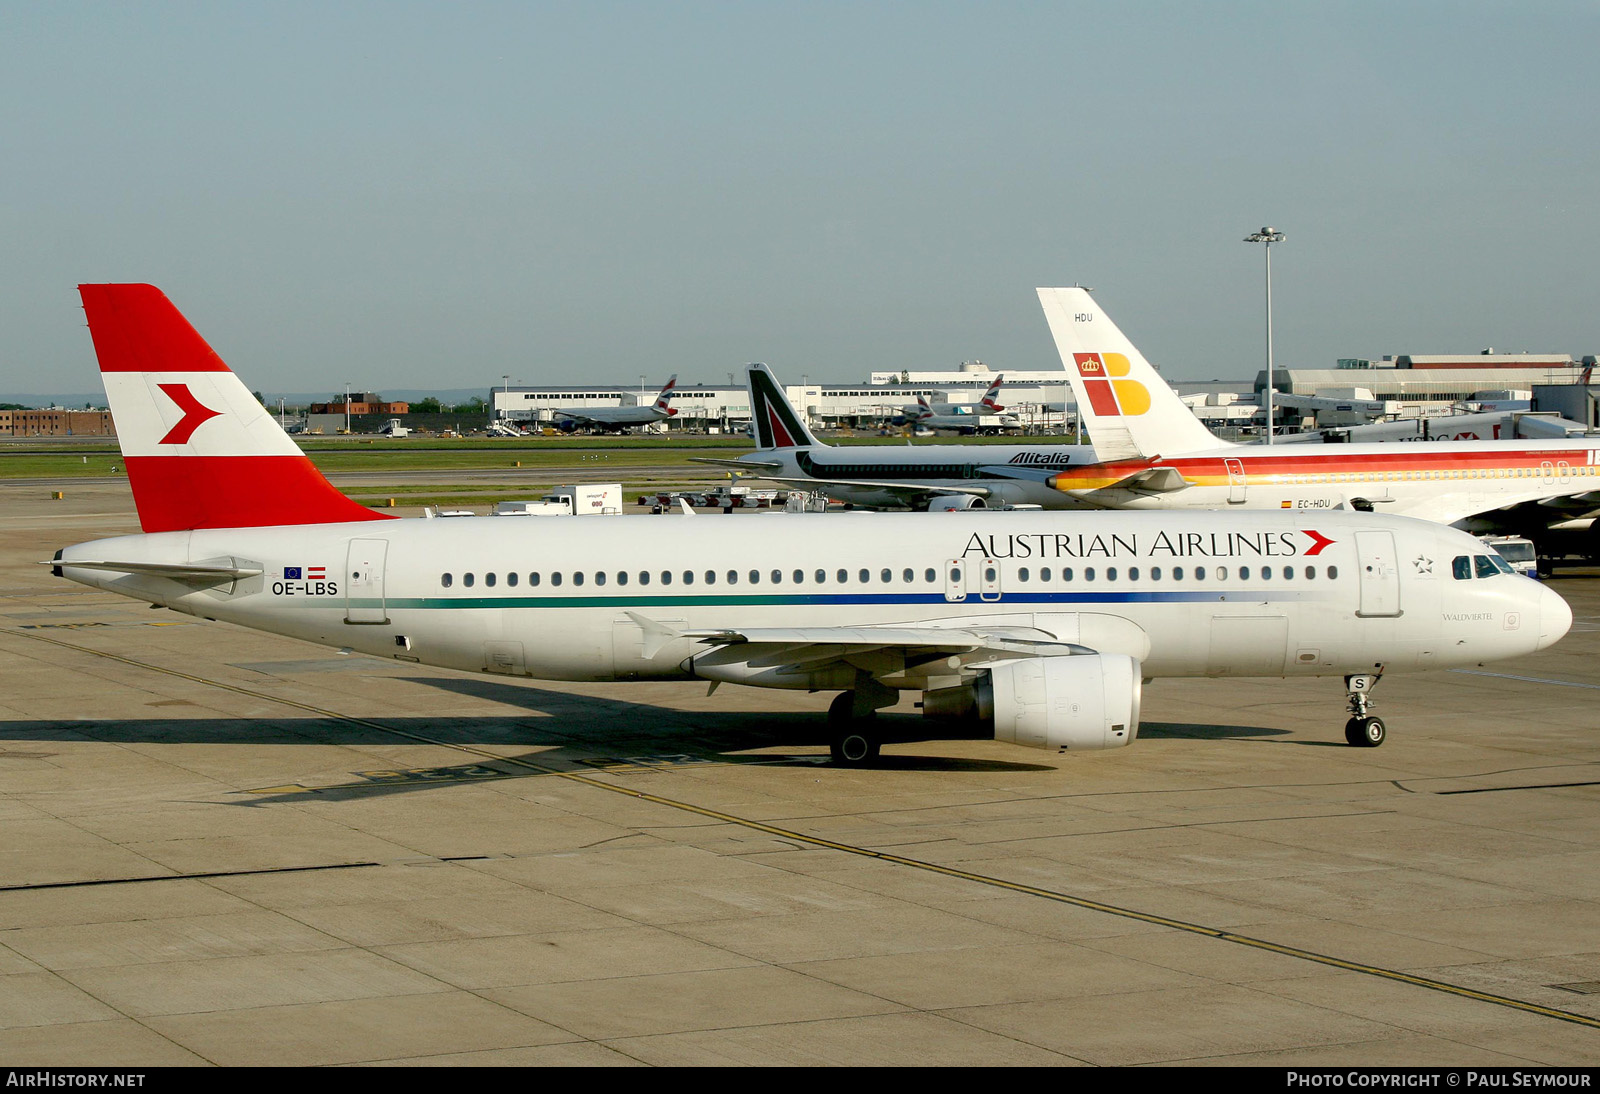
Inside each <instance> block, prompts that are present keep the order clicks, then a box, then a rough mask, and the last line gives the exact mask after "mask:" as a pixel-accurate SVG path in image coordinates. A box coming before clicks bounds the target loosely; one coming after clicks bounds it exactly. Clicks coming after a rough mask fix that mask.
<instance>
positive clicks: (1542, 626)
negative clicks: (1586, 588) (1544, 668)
mask: <svg viewBox="0 0 1600 1094" xmlns="http://www.w3.org/2000/svg"><path fill="white" fill-rule="evenodd" d="M1571 626H1572V607H1571V605H1569V604H1568V603H1567V602H1566V601H1565V600H1563V599H1561V597H1560V596H1559V595H1557V593H1556V592H1555V591H1554V590H1553V589H1548V588H1545V587H1544V586H1542V585H1541V586H1540V587H1539V648H1540V649H1541V650H1542V649H1544V648H1545V647H1547V646H1553V645H1555V644H1556V643H1557V642H1559V641H1560V640H1561V637H1562V635H1564V634H1566V633H1567V631H1568V629H1569V628H1571Z"/></svg>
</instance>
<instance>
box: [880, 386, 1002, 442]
mask: <svg viewBox="0 0 1600 1094" xmlns="http://www.w3.org/2000/svg"><path fill="white" fill-rule="evenodd" d="M1004 381H1005V376H1004V375H1001V376H996V377H995V378H994V383H992V384H990V385H989V388H988V390H987V391H985V392H984V393H983V398H982V399H980V400H978V402H977V403H959V404H958V403H943V404H940V405H938V406H935V405H934V404H933V403H930V402H928V397H927V396H926V395H918V396H917V404H916V406H914V407H903V408H902V409H903V410H904V411H905V412H906V420H907V422H908V423H909V424H910V425H912V426H915V427H916V428H918V429H943V430H949V431H953V432H956V433H964V434H972V433H977V432H980V431H981V430H983V429H987V428H990V427H991V425H992V426H994V427H995V428H996V429H999V428H1008V427H1009V428H1012V429H1015V428H1016V426H1017V418H1016V415H1015V414H1011V415H1006V414H1005V409H1006V408H1005V407H1003V406H1001V405H1000V404H999V403H997V402H996V401H995V400H996V399H998V398H999V397H1000V385H1001V383H1003V382H1004ZM1002 415H1004V416H1003V417H1002ZM985 418H987V419H989V421H984V419H985Z"/></svg>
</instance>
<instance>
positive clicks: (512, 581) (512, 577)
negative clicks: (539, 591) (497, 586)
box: [506, 570, 517, 589]
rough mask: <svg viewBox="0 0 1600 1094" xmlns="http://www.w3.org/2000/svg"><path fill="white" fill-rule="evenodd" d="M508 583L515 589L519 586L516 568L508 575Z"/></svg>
mask: <svg viewBox="0 0 1600 1094" xmlns="http://www.w3.org/2000/svg"><path fill="white" fill-rule="evenodd" d="M506 584H507V585H510V586H511V587H512V588H513V589H515V588H516V587H517V572H516V571H515V570H513V571H511V572H510V573H509V574H507V575H506Z"/></svg>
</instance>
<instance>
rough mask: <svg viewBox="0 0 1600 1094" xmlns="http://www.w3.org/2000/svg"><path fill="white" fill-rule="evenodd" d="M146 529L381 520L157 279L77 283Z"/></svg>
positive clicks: (150, 530)
mask: <svg viewBox="0 0 1600 1094" xmlns="http://www.w3.org/2000/svg"><path fill="white" fill-rule="evenodd" d="M78 292H79V294H80V295H81V296H82V297H83V310H84V312H85V314H86V315H87V316H88V318H89V334H90V335H91V336H92V337H93V339H94V349H95V354H96V355H97V356H98V357H99V359H100V373H101V379H102V380H103V381H104V382H105V387H106V397H107V399H108V400H109V401H110V406H111V415H112V419H113V420H114V421H115V423H116V428H117V441H118V443H119V444H120V445H121V447H122V455H123V462H124V464H125V465H126V467H127V469H128V482H129V484H130V485H131V486H132V487H133V500H134V504H135V505H136V506H137V507H138V510H139V524H140V526H141V527H143V529H144V530H145V531H146V532H173V531H183V530H187V529H195V528H252V527H260V526H265V525H276V524H332V523H338V522H343V521H356V520H384V519H387V518H385V517H384V516H383V514H380V513H375V512H373V511H372V510H371V509H368V508H366V507H365V506H361V505H357V504H356V503H355V502H353V501H351V500H350V499H349V498H347V497H345V496H344V495H343V494H341V493H339V491H337V490H335V489H334V488H333V486H332V485H331V484H330V483H329V482H328V480H327V479H325V478H323V477H322V473H321V472H320V471H318V470H317V469H316V467H315V466H314V465H313V464H312V463H311V461H310V460H308V459H307V458H306V457H305V455H304V454H303V453H302V452H301V451H300V449H299V447H298V446H296V445H295V443H294V442H293V441H292V440H290V439H289V437H288V435H287V434H285V433H284V431H283V429H282V428H281V427H280V426H279V425H278V423H277V422H276V421H274V420H273V418H272V415H271V414H270V413H269V412H268V411H267V408H266V407H264V406H262V405H261V403H260V402H258V401H257V400H256V398H255V396H253V395H251V394H250V391H249V390H248V389H247V388H246V387H245V386H244V384H243V383H241V382H240V380H239V378H238V377H237V376H235V375H234V374H233V372H232V371H231V370H230V369H229V368H228V366H227V365H226V364H225V363H224V362H223V360H222V358H220V357H218V356H217V354H216V353H215V351H213V350H212V348H211V347H210V346H209V345H207V344H206V341H205V339H203V338H201V337H200V335H199V334H198V333H197V332H196V331H195V329H194V328H193V327H191V326H190V325H189V323H188V321H187V320H185V319H184V318H183V316H182V315H181V314H179V312H178V309H177V308H175V307H173V306H172V302H171V301H170V300H168V299H167V298H166V296H165V295H164V294H163V293H162V292H161V290H160V289H157V288H155V287H154V286H152V285H79V286H78Z"/></svg>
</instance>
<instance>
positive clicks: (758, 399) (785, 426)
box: [747, 365, 820, 448]
mask: <svg viewBox="0 0 1600 1094" xmlns="http://www.w3.org/2000/svg"><path fill="white" fill-rule="evenodd" d="M747 376H748V381H749V384H750V417H751V418H752V419H753V420H754V421H755V425H756V447H757V448H804V447H806V446H807V445H814V444H818V443H820V442H819V441H818V440H817V439H816V438H815V437H813V436H812V435H811V430H809V429H807V428H806V423H805V421H804V420H803V419H802V418H801V417H800V415H798V414H796V413H795V409H794V407H792V406H790V405H789V400H788V399H786V398H784V394H783V388H782V387H780V386H779V385H778V381H777V379H776V377H774V376H773V375H772V370H771V369H769V368H768V367H767V366H766V365H751V366H750V367H749V369H748V372H747Z"/></svg>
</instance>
